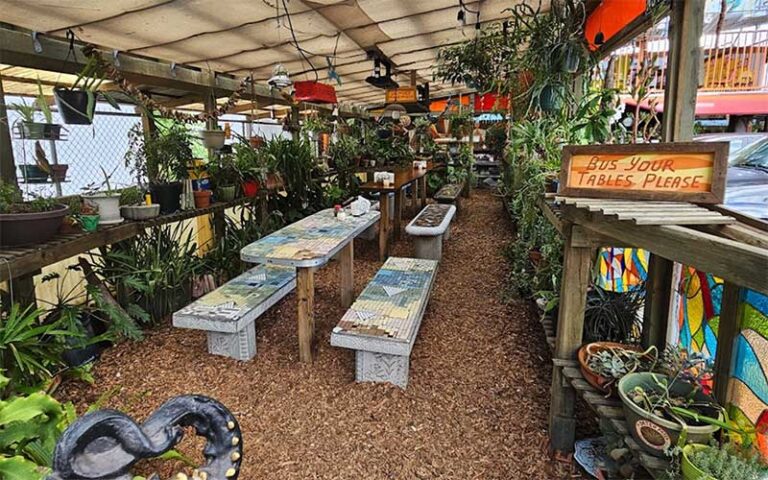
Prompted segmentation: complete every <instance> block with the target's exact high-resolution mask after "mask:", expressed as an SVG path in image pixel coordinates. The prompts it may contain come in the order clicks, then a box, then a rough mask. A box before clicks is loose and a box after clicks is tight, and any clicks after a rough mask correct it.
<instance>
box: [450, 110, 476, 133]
mask: <svg viewBox="0 0 768 480" xmlns="http://www.w3.org/2000/svg"><path fill="white" fill-rule="evenodd" d="M448 122H449V123H448V124H449V129H450V131H449V133H450V134H451V136H452V137H453V138H457V139H459V140H461V139H462V138H464V137H469V136H471V135H472V129H473V128H474V126H475V121H474V119H473V117H472V112H470V111H468V110H465V111H463V112H460V113H459V112H457V113H452V114H450V115H449V116H448Z"/></svg>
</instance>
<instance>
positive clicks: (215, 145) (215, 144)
mask: <svg viewBox="0 0 768 480" xmlns="http://www.w3.org/2000/svg"><path fill="white" fill-rule="evenodd" d="M202 139H203V146H205V148H212V149H213V150H221V147H223V146H224V140H225V139H226V134H225V132H224V130H222V129H221V128H219V126H218V125H214V128H212V129H206V130H203V131H202Z"/></svg>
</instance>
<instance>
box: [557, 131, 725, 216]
mask: <svg viewBox="0 0 768 480" xmlns="http://www.w3.org/2000/svg"><path fill="white" fill-rule="evenodd" d="M727 169H728V143H727V142H701V143H648V144H634V145H568V146H566V147H564V148H563V162H562V167H561V170H560V192H559V193H560V194H561V195H565V196H571V197H594V198H620V199H637V200H669V201H680V202H694V203H722V202H723V196H724V194H725V175H726V172H727Z"/></svg>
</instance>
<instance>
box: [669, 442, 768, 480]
mask: <svg viewBox="0 0 768 480" xmlns="http://www.w3.org/2000/svg"><path fill="white" fill-rule="evenodd" d="M680 473H681V474H682V478H683V480H761V479H764V478H766V475H768V469H766V466H765V464H764V463H762V462H761V461H760V459H759V456H758V455H755V454H753V453H752V452H749V451H746V449H745V448H741V449H740V448H738V447H737V446H736V445H734V444H732V443H725V444H723V445H721V446H716V445H701V444H689V445H686V446H684V447H683V449H682V453H681V459H680Z"/></svg>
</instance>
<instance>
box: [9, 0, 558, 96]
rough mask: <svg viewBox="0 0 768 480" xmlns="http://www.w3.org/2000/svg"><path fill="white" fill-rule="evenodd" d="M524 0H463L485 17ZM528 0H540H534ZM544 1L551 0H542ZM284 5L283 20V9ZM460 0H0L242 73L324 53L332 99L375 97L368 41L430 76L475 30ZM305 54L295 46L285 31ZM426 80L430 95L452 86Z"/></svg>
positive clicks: (61, 27)
mask: <svg viewBox="0 0 768 480" xmlns="http://www.w3.org/2000/svg"><path fill="white" fill-rule="evenodd" d="M521 1H523V0H479V1H478V0H465V2H464V3H465V5H466V6H467V7H468V9H470V10H479V11H480V21H481V22H482V23H487V22H490V21H495V20H500V19H503V18H506V17H508V16H509V12H508V11H505V9H508V8H510V7H511V6H513V5H514V4H515V3H520V2H521ZM529 3H533V4H538V1H533V2H531V1H530V0H529ZM543 3H544V4H545V5H544V7H546V6H547V5H548V3H549V2H548V0H544V1H543ZM284 6H287V10H288V12H289V13H290V22H289V21H288V20H289V19H288V16H287V15H286V9H285V8H284ZM458 11H459V2H458V0H317V1H309V0H303V1H300V0H226V1H222V0H120V1H103V0H57V1H55V2H52V1H29V0H13V1H8V0H0V22H4V23H9V24H12V25H17V26H20V27H23V28H26V29H29V30H33V31H37V32H41V33H46V34H50V35H54V36H60V37H64V36H65V34H66V31H67V30H68V29H72V30H73V31H74V32H75V35H76V36H77V37H78V38H79V39H80V40H82V41H85V42H91V43H94V44H97V45H100V46H103V47H106V48H109V49H116V50H119V51H121V52H129V53H133V54H137V55H143V56H147V57H154V58H159V59H162V60H166V61H171V62H176V63H179V64H188V65H193V66H196V67H199V68H203V69H209V70H214V71H218V72H225V73H230V74H235V75H238V76H246V75H248V74H250V72H253V74H254V77H255V78H256V79H257V81H259V82H266V81H267V79H268V78H269V77H270V75H271V73H272V68H273V67H274V66H275V65H276V64H277V63H282V64H283V65H284V66H285V67H286V68H287V69H288V71H289V73H290V74H291V77H292V78H293V79H294V80H297V79H298V80H302V79H306V80H314V79H315V74H314V73H313V71H312V68H311V67H310V65H309V62H311V63H312V65H314V67H315V68H316V69H317V75H318V77H319V80H320V81H324V82H328V81H329V80H328V64H327V59H328V58H330V59H331V61H332V63H333V64H334V65H335V66H336V71H337V72H338V73H339V75H340V76H341V80H342V82H343V84H342V85H341V86H338V85H337V86H336V89H337V95H338V97H339V101H347V102H351V103H358V104H372V103H373V104H375V103H380V102H382V101H383V97H384V93H383V91H382V90H380V89H376V88H374V87H372V86H370V85H368V84H367V83H365V81H364V80H365V78H366V77H367V76H368V75H370V74H371V71H372V68H373V64H372V62H371V60H369V59H368V58H367V54H366V52H367V51H370V50H376V49H378V50H379V51H380V52H382V53H383V54H384V55H385V56H386V57H388V58H389V59H391V61H392V62H393V63H394V68H395V72H396V75H395V79H396V80H397V81H398V82H399V83H400V84H401V85H408V84H409V81H410V72H411V71H415V72H416V77H417V81H418V83H423V82H426V81H430V82H432V68H433V66H434V64H435V56H436V55H437V51H438V49H439V47H441V46H444V45H450V44H455V43H458V42H461V41H464V40H466V39H467V38H473V36H474V35H475V29H474V22H475V15H474V14H471V13H468V14H467V20H468V24H467V26H466V27H465V28H464V29H463V30H462V29H458V28H457V20H456V16H457V13H458ZM291 23H292V25H293V34H295V36H296V39H297V40H298V43H299V46H300V47H301V48H302V49H303V50H304V54H305V56H306V57H307V58H308V60H309V62H308V61H307V60H306V59H305V58H303V56H302V55H301V53H300V52H299V50H298V49H297V48H296V46H295V44H294V42H293V37H292V34H291V28H290V24H291ZM458 87H459V86H456V87H452V86H451V85H444V84H439V83H431V91H432V95H433V96H434V95H435V94H439V93H452V92H455V91H458V89H459V88H458Z"/></svg>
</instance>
